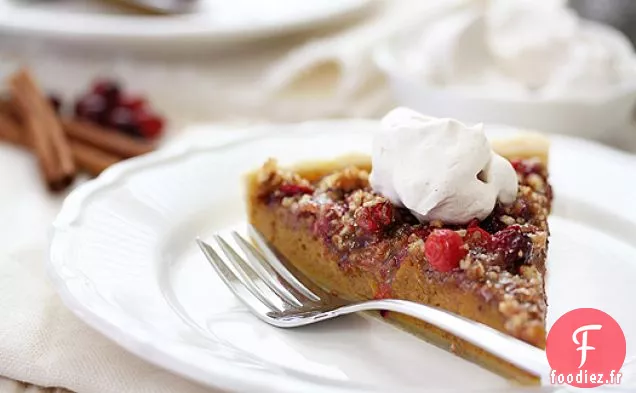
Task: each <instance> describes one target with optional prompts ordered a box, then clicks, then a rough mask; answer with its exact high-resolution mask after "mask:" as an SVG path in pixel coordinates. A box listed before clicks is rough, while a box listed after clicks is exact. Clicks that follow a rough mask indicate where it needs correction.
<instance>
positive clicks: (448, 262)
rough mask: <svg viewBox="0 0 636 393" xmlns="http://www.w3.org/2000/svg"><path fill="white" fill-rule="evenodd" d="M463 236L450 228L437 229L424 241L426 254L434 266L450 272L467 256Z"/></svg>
mask: <svg viewBox="0 0 636 393" xmlns="http://www.w3.org/2000/svg"><path fill="white" fill-rule="evenodd" d="M466 253H467V250H466V249H465V248H464V241H463V240H462V237H461V236H459V234H458V233H457V232H455V231H452V230H450V229H436V230H435V231H433V233H431V235H430V236H429V237H428V238H427V239H426V242H425V243H424V255H426V259H428V262H429V263H430V264H431V266H432V267H433V268H435V269H436V270H438V271H440V272H449V271H451V270H453V269H455V268H456V267H458V266H459V261H461V260H462V258H464V257H465V256H466Z"/></svg>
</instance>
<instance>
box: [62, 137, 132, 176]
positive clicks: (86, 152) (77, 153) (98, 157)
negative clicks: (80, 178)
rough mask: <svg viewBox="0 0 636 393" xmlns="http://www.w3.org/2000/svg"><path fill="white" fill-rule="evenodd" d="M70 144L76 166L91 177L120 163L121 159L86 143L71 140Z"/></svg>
mask: <svg viewBox="0 0 636 393" xmlns="http://www.w3.org/2000/svg"><path fill="white" fill-rule="evenodd" d="M70 144H71V151H72V152H73V158H74V159H75V162H76V163H77V165H78V166H79V167H81V168H82V169H84V170H85V171H86V172H88V173H89V174H91V175H93V176H97V175H99V174H100V173H102V171H104V170H105V169H106V168H108V167H109V166H111V165H113V164H116V163H118V162H119V161H121V158H119V157H117V156H114V155H112V154H110V153H107V152H105V151H103V150H99V149H98V148H95V147H93V146H91V145H88V144H86V143H82V142H79V141H76V140H71V141H70Z"/></svg>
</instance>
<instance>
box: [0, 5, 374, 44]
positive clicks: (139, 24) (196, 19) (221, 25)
mask: <svg viewBox="0 0 636 393" xmlns="http://www.w3.org/2000/svg"><path fill="white" fill-rule="evenodd" d="M198 1H199V5H198V6H197V8H196V9H195V10H194V11H193V12H191V13H189V14H183V15H170V16H156V15H154V16H153V15H151V16H148V15H138V14H131V13H123V12H122V11H121V8H116V7H115V6H113V5H109V4H106V3H102V2H100V1H99V0H0V31H5V32H10V33H17V34H28V35H35V36H39V37H43V38H65V39H72V40H76V41H112V42H116V43H119V44H130V43H139V42H147V43H148V42H162V43H167V42H179V43H192V42H193V41H205V42H210V41H214V42H226V41H236V40H247V39H254V38H262V37H266V36H273V35H280V34H283V33H288V32H291V31H298V30H303V29H308V28H313V27H317V26H320V25H324V24H328V23H334V22H337V21H341V20H342V19H343V18H347V17H351V16H353V15H354V14H356V13H358V12H359V11H361V10H363V9H365V8H366V6H368V5H369V4H371V0H338V1H321V0H303V1H290V0H232V1H226V0H198Z"/></svg>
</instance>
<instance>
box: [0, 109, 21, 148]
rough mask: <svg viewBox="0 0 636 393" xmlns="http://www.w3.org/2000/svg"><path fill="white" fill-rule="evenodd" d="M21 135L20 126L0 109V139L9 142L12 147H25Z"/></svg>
mask: <svg viewBox="0 0 636 393" xmlns="http://www.w3.org/2000/svg"><path fill="white" fill-rule="evenodd" d="M23 134H24V132H23V131H22V129H21V126H20V124H18V122H17V121H15V119H14V118H13V116H11V115H9V114H8V113H6V112H5V111H4V108H0V139H4V140H6V141H9V142H11V143H13V144H14V145H26V141H25V140H24V139H25V138H23V136H24V135H23Z"/></svg>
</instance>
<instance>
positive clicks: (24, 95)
mask: <svg viewBox="0 0 636 393" xmlns="http://www.w3.org/2000/svg"><path fill="white" fill-rule="evenodd" d="M9 84H10V86H11V92H12V97H13V98H14V99H15V102H16V106H17V109H18V112H19V115H20V118H21V119H22V120H23V122H24V126H25V130H26V131H27V134H28V136H27V137H28V139H29V141H30V142H29V143H30V144H31V145H32V146H33V148H34V150H35V152H36V154H37V156H38V160H39V163H40V168H41V170H42V173H43V175H44V178H45V180H46V182H47V185H48V186H49V188H50V189H51V190H54V191H56V190H61V189H63V188H65V187H67V186H68V185H69V184H71V183H72V182H73V179H74V177H75V171H76V169H75V163H74V161H73V154H72V153H71V148H70V146H69V143H68V141H67V139H66V136H65V135H64V131H63V130H62V126H61V124H60V122H59V120H58V118H57V116H56V114H55V112H54V111H53V108H51V105H50V103H49V101H48V99H47V98H46V97H45V96H44V94H43V93H42V91H40V88H39V87H38V86H37V84H36V83H35V81H34V80H33V78H32V77H31V75H30V74H29V72H28V71H27V70H25V69H22V70H20V71H18V72H17V73H15V74H14V75H12V76H11V78H9Z"/></svg>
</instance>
